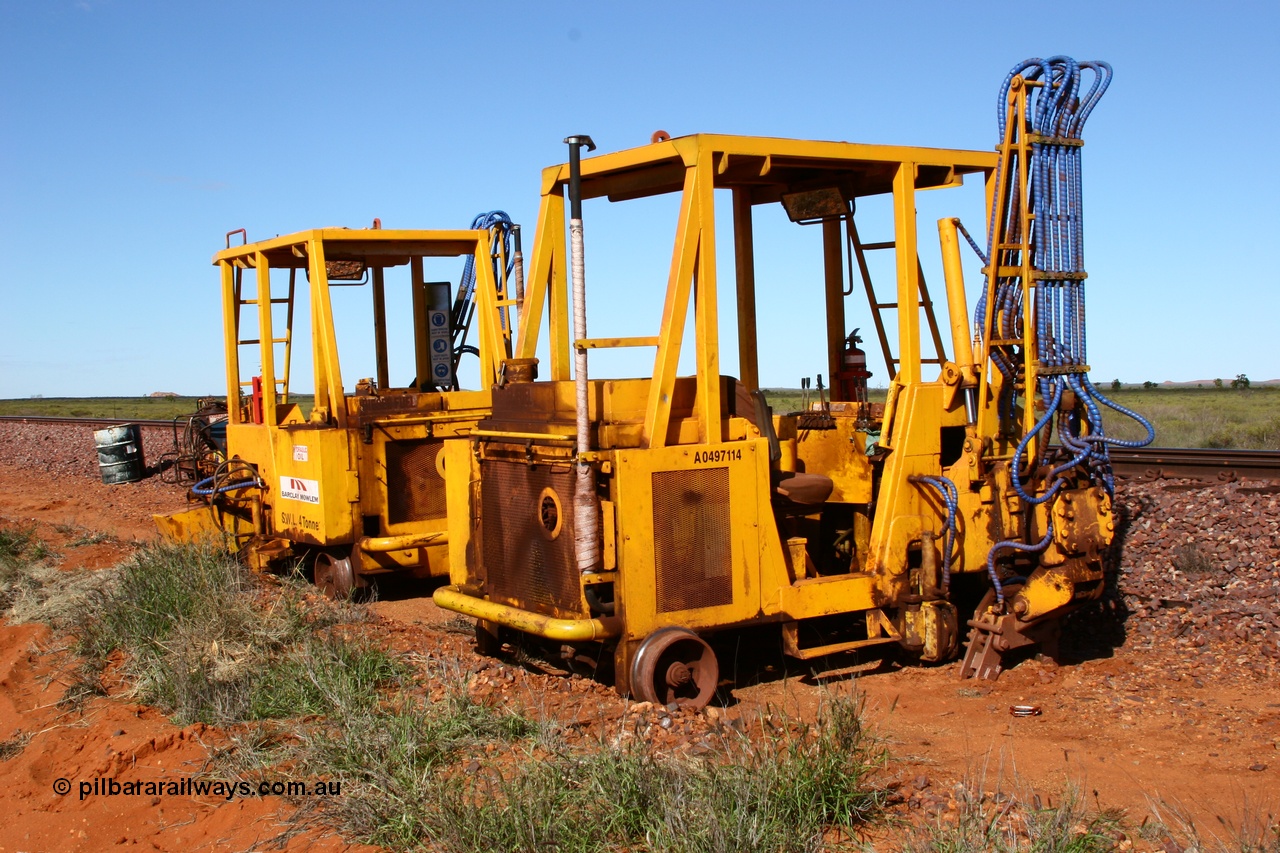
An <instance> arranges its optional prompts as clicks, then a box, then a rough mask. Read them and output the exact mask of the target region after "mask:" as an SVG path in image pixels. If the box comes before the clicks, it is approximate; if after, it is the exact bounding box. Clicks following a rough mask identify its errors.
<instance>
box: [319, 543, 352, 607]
mask: <svg viewBox="0 0 1280 853" xmlns="http://www.w3.org/2000/svg"><path fill="white" fill-rule="evenodd" d="M316 586H318V587H319V588H320V590H321V592H323V593H324V594H325V596H327V597H328V598H334V599H337V600H339V601H346V600H347V599H349V598H351V595H352V593H354V592H355V589H356V573H355V569H354V568H352V566H351V558H350V557H337V556H334V555H333V554H329V553H327V552H326V553H321V554H318V555H317V556H316Z"/></svg>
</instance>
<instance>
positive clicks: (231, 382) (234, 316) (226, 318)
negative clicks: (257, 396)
mask: <svg viewBox="0 0 1280 853" xmlns="http://www.w3.org/2000/svg"><path fill="white" fill-rule="evenodd" d="M219 266H220V267H221V270H222V345H223V349H224V350H225V351H226V368H227V416H228V418H229V420H230V422H231V423H233V424H238V423H240V422H241V419H240V346H239V343H238V341H239V339H240V306H239V305H238V304H237V303H238V302H239V301H240V299H239V294H238V293H236V286H235V277H236V268H235V266H234V265H233V264H231V263H221V264H219Z"/></svg>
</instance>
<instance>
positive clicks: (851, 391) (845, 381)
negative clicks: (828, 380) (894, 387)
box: [836, 329, 871, 403]
mask: <svg viewBox="0 0 1280 853" xmlns="http://www.w3.org/2000/svg"><path fill="white" fill-rule="evenodd" d="M860 343H862V338H861V337H859V336H858V330H857V329H854V330H853V333H852V334H851V335H849V337H847V338H846V339H845V347H844V355H843V356H842V357H841V360H840V373H839V374H838V376H837V377H836V378H837V379H839V381H840V391H841V396H843V397H844V399H845V400H846V401H848V402H850V403H865V402H867V380H868V379H869V378H870V377H871V371H869V370H867V354H866V353H865V352H863V351H862V350H861V349H859V348H858V344H860Z"/></svg>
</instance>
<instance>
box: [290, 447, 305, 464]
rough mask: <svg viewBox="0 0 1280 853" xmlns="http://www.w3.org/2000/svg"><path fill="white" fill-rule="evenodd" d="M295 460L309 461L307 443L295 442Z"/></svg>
mask: <svg viewBox="0 0 1280 853" xmlns="http://www.w3.org/2000/svg"><path fill="white" fill-rule="evenodd" d="M293 461H294V462H306V461H307V446H306V445H305V444H295V445H294V446H293Z"/></svg>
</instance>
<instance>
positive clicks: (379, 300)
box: [373, 267, 391, 388]
mask: <svg viewBox="0 0 1280 853" xmlns="http://www.w3.org/2000/svg"><path fill="white" fill-rule="evenodd" d="M373 351H374V362H375V364H376V365H377V367H376V370H377V372H378V387H379V388H389V387H390V386H391V381H390V376H391V370H390V367H389V365H388V363H387V292H386V274H385V271H384V270H383V269H382V268H381V267H374V270H373Z"/></svg>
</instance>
